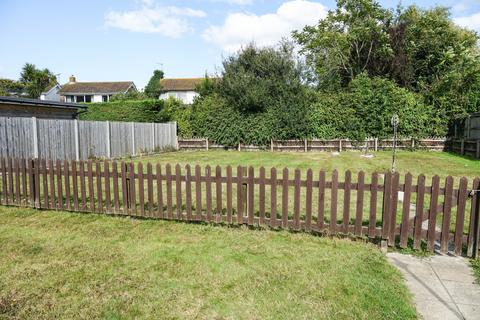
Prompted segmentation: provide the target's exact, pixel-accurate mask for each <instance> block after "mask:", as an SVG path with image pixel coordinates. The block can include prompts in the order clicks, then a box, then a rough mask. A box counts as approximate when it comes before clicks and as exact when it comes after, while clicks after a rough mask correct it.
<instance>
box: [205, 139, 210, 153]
mask: <svg viewBox="0 0 480 320" xmlns="http://www.w3.org/2000/svg"><path fill="white" fill-rule="evenodd" d="M208 147H209V145H208V138H205V149H207V151H208Z"/></svg>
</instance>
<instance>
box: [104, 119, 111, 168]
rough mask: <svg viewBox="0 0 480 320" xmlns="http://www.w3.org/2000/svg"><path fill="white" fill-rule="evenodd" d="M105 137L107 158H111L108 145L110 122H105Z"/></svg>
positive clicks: (109, 144)
mask: <svg viewBox="0 0 480 320" xmlns="http://www.w3.org/2000/svg"><path fill="white" fill-rule="evenodd" d="M105 131H106V132H105V137H106V138H107V158H108V159H110V158H111V157H112V151H111V150H112V144H111V143H110V121H105Z"/></svg>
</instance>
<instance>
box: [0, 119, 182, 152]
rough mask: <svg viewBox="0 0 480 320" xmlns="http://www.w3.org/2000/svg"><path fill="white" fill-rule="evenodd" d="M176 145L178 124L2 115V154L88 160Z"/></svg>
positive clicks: (0, 129)
mask: <svg viewBox="0 0 480 320" xmlns="http://www.w3.org/2000/svg"><path fill="white" fill-rule="evenodd" d="M165 148H177V124H176V123H175V122H169V123H139V122H110V121H79V120H58V119H37V118H24V117H0V157H18V158H44V159H52V160H57V159H58V160H64V159H67V160H86V159H89V158H109V159H110V158H118V157H125V156H130V155H131V156H135V155H138V154H142V153H148V152H154V151H160V150H162V149H165Z"/></svg>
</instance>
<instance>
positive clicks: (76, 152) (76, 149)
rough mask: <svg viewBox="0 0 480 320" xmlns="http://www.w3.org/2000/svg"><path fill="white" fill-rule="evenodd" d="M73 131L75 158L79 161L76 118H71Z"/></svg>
mask: <svg viewBox="0 0 480 320" xmlns="http://www.w3.org/2000/svg"><path fill="white" fill-rule="evenodd" d="M73 131H74V136H75V160H77V161H80V141H79V139H80V137H79V134H78V120H77V119H75V120H73Z"/></svg>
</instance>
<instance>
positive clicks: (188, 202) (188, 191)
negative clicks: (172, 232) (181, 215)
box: [185, 164, 193, 221]
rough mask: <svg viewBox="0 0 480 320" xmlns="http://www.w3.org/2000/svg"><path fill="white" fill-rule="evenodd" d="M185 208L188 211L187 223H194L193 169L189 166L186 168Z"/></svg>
mask: <svg viewBox="0 0 480 320" xmlns="http://www.w3.org/2000/svg"><path fill="white" fill-rule="evenodd" d="M185 174H186V182H185V206H186V210H187V221H192V219H193V216H192V169H191V167H190V165H189V164H187V165H186V166H185Z"/></svg>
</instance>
